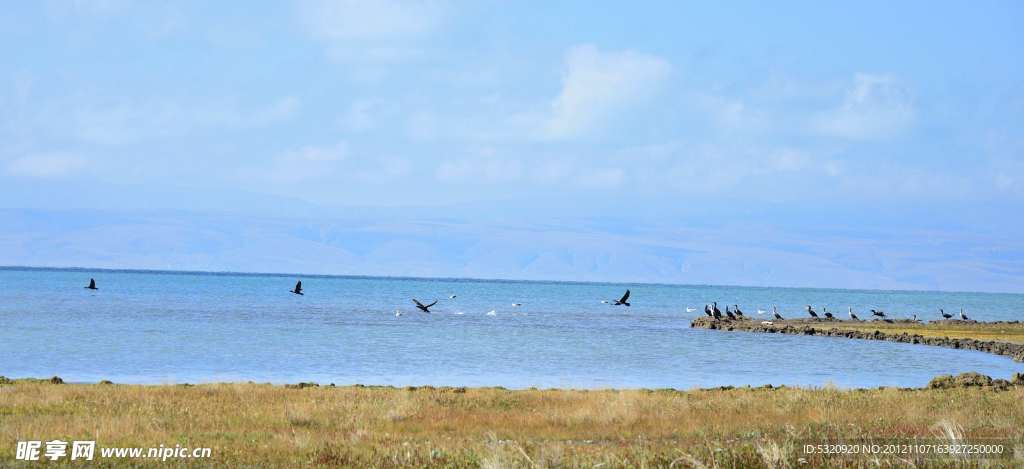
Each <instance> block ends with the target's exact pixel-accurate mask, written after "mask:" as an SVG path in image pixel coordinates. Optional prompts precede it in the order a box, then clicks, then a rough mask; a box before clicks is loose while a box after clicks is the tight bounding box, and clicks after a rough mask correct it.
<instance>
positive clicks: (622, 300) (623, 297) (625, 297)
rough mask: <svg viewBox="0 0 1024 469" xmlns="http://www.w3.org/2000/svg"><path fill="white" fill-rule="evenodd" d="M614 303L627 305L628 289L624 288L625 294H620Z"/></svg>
mask: <svg viewBox="0 0 1024 469" xmlns="http://www.w3.org/2000/svg"><path fill="white" fill-rule="evenodd" d="M615 304H616V305H626V306H629V290H626V294H625V295H622V298H619V299H618V300H615Z"/></svg>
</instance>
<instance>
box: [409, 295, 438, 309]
mask: <svg viewBox="0 0 1024 469" xmlns="http://www.w3.org/2000/svg"><path fill="white" fill-rule="evenodd" d="M412 302H413V303H416V307H417V308H419V310H420V311H423V312H424V313H429V312H430V307H431V306H434V305H436V304H437V300H434V302H433V303H430V304H429V305H424V304H423V303H420V301H419V300H417V299H416V298H413V299H412Z"/></svg>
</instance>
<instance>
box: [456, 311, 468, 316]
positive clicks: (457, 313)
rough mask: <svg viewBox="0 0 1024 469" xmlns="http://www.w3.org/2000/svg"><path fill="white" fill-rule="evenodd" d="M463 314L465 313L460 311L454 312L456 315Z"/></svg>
mask: <svg viewBox="0 0 1024 469" xmlns="http://www.w3.org/2000/svg"><path fill="white" fill-rule="evenodd" d="M463 314H466V313H463V312H462V311H456V312H455V315H456V316H462V315H463Z"/></svg>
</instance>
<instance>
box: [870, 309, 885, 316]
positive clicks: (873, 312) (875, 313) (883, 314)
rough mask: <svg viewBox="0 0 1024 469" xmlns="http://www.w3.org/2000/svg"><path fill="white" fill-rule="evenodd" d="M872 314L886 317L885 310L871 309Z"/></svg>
mask: <svg viewBox="0 0 1024 469" xmlns="http://www.w3.org/2000/svg"><path fill="white" fill-rule="evenodd" d="M871 315H872V316H878V317H880V318H884V317H885V311H876V310H871Z"/></svg>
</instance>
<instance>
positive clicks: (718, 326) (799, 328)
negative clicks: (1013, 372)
mask: <svg viewBox="0 0 1024 469" xmlns="http://www.w3.org/2000/svg"><path fill="white" fill-rule="evenodd" d="M690 327H692V328H696V329H708V330H721V331H738V332H751V333H763V334H789V335H811V336H824V337H841V338H847V339H858V340H881V341H887V342H898V343H906V344H919V345H930V346H935V347H944V348H951V349H960V350H973V351H978V352H985V353H990V354H993V355H1000V356H1005V357H1008V358H1010V359H1012V360H1013V361H1015V362H1018V363H1024V343H1015V342H1011V341H1008V340H983V339H978V338H974V337H969V336H965V337H950V336H949V332H950V331H951V330H955V331H956V332H957V333H958V334H963V331H964V330H967V331H971V330H972V329H974V330H975V331H976V332H977V333H979V334H980V333H989V332H990V330H991V328H993V327H997V328H1006V329H1008V330H1013V334H1020V333H1024V323H1021V322H1019V321H998V322H976V321H960V320H945V321H934V322H930V323H919V322H914V321H909V320H901V321H892V322H885V321H856V322H854V321H841V320H822V319H817V320H816V319H787V320H781V321H757V320H754V319H747V318H744V319H735V320H733V319H725V318H723V319H714V318H709V317H699V318H697V319H694V320H693V321H692V322H691V323H690ZM883 330H887V331H888V332H883ZM897 331H898V332H899V333H895V332H897ZM921 332H924V333H923V334H922V333H921ZM943 332H946V335H944V336H943V335H939V334H941V333H943ZM968 334H970V332H968ZM989 335H992V334H989ZM1014 340H1018V339H1017V338H1016V337H1014Z"/></svg>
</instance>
